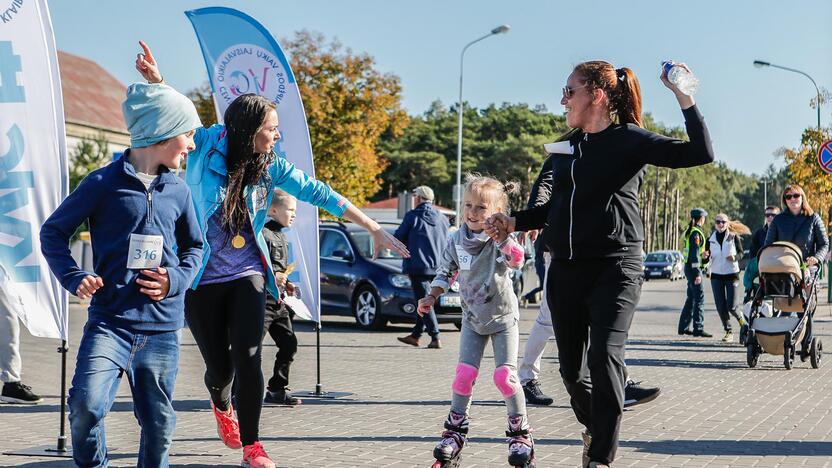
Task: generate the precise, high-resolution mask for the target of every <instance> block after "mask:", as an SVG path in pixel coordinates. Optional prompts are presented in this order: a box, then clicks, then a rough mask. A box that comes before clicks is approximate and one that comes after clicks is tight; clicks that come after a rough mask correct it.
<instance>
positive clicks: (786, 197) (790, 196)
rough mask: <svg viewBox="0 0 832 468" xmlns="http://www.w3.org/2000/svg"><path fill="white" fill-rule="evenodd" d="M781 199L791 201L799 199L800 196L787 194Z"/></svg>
mask: <svg viewBox="0 0 832 468" xmlns="http://www.w3.org/2000/svg"><path fill="white" fill-rule="evenodd" d="M783 198H784V199H786V200H791V199H792V198H795V199H796V198H800V194H799V193H787V194H785V195H783Z"/></svg>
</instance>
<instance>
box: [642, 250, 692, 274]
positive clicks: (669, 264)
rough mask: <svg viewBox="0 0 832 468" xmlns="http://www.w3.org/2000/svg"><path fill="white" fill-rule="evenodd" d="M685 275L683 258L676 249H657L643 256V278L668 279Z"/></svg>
mask: <svg viewBox="0 0 832 468" xmlns="http://www.w3.org/2000/svg"><path fill="white" fill-rule="evenodd" d="M684 277H685V273H684V259H683V257H682V253H681V252H679V251H677V250H658V251H655V252H650V253H649V254H647V256H646V257H645V258H644V279H645V281H649V280H650V279H653V278H667V279H669V280H670V281H675V280H676V279H681V278H684Z"/></svg>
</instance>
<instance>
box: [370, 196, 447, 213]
mask: <svg viewBox="0 0 832 468" xmlns="http://www.w3.org/2000/svg"><path fill="white" fill-rule="evenodd" d="M433 206H434V208H436V209H437V210H439V211H441V212H442V213H453V212H454V210H452V209H450V208H445V207H444V206H439V205H433ZM398 207H399V199H398V198H397V197H393V198H388V199H386V200H379V201H377V202H371V203H367V204H366V205H364V206H363V207H362V208H361V209H362V210H364V209H367V208H369V209H377V210H378V209H381V210H385V209H386V210H395V209H397V208H398Z"/></svg>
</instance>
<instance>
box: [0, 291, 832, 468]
mask: <svg viewBox="0 0 832 468" xmlns="http://www.w3.org/2000/svg"><path fill="white" fill-rule="evenodd" d="M824 292H825V291H824ZM706 298H707V303H708V308H707V310H706V329H707V330H709V331H711V332H712V333H714V334H715V335H717V334H719V335H721V333H717V332H719V331H720V330H719V328H720V327H719V325H718V323H719V320H718V318H717V315H716V311H715V310H714V308H713V305H712V304H713V301H712V299H711V298H712V296H711V295H710V291H707V292H706ZM683 301H684V283H683V282H673V283H671V282H668V281H651V282H648V283H645V286H644V292H643V295H642V300H641V303H640V305H639V308H638V312H637V313H636V318H635V321H634V324H633V327H632V329H631V334H630V342H629V346H628V349H627V362H628V366H629V373H630V376H631V377H632V378H634V379H636V380H644V381H645V384H648V385H658V386H661V387H662V394H661V396H660V397H659V398H658V399H657V400H656V401H654V402H653V403H650V404H646V405H643V406H638V407H635V408H634V409H632V410H629V411H627V412H626V413H625V415H624V420H623V424H622V430H621V447H620V449H619V452H618V459H617V460H616V463H615V464H614V466H616V467H629V466H634V467H804V466H806V467H826V466H830V467H832V461H830V460H832V415H830V408H832V380H830V373H832V363H825V365H824V366H822V367H821V368H820V369H818V370H813V369H811V368H810V366H809V364H808V363H801V362H799V360H798V361H797V362H796V363H795V368H794V369H793V370H791V371H787V370H785V369H784V368H783V365H782V359H781V358H779V357H776V356H763V357H762V358H761V362H760V364H759V366H758V367H757V368H755V369H749V368H748V367H747V366H746V364H745V349H744V348H742V347H740V346H739V345H738V344H737V343H733V344H725V343H722V342H721V341H719V340H718V337H715V338H713V339H693V338H690V337H685V339H682V338H680V337H678V336H676V334H675V331H676V320H677V317H678V311H679V309H680V307H681V304H682V302H683ZM72 313H73V315H72V319H71V330H72V331H71V338H72V339H71V350H70V355H69V360H68V361H69V362H68V365H69V372H70V376H71V375H72V374H71V372H72V368H74V359H75V348H76V345H77V342H78V340H79V337H80V336H79V334H80V330H81V327H82V325H83V321H84V319H85V315H86V314H85V313H84V308H83V307H82V306H81V305H78V304H76V305H74V306H73V308H72ZM536 313H537V310H536V309H535V308H529V309H524V310H522V312H521V320H522V321H521V333H522V335H521V338H522V341H521V346H522V345H523V344H524V342H525V338H526V333H527V332H528V330H529V328H530V327H531V325H532V323H533V322H534V318H535V316H536ZM816 323H817V326H816V334H817V335H818V336H819V337H821V338H822V339H824V340H825V341H827V343H828V344H829V346H832V336H830V334H832V317H830V307H829V306H827V305H824V306H822V307H820V308H819V309H818V314H817V318H816ZM297 329H298V336H299V341H300V349H299V353H298V356H297V358H296V362H295V365H294V366H293V368H292V383H293V387H294V388H295V389H312V388H314V383H315V334H314V331H313V330H312V327H311V326H309V324H304V323H299V324H298V325H297ZM407 331H408V328H407V327H405V326H401V325H399V326H395V327H391V328H389V329H387V330H385V331H382V332H361V331H359V330H357V329H356V328H355V327H353V326H352V324H351V319H349V318H345V317H343V318H342V317H327V318H326V321H325V322H324V328H323V332H322V335H321V339H322V347H321V359H322V366H321V367H322V369H321V370H322V380H323V385H324V390H344V391H350V392H353V393H354V395H352V396H351V397H349V398H347V399H340V400H330V401H327V400H313V399H306V400H305V401H304V404H303V405H302V406H301V407H298V408H283V407H266V408H264V411H263V417H262V425H261V439H262V440H263V442H264V444H265V447H266V450H267V451H268V452H269V453H270V454H271V455H272V456H273V458H275V459H276V461H277V463H278V466H280V467H360V466H373V467H414V466H424V467H427V466H430V464H431V463H432V461H433V460H432V457H431V450H432V448H433V446H434V444H435V443H436V442H437V440H438V436H439V432H440V431H441V425H442V422H443V420H444V418H445V416H446V414H447V410H448V405H449V399H450V383H451V379H452V376H453V372H454V367H455V364H456V355H457V350H458V336H459V335H458V333H457V332H456V330H455V328H454V327H453V326H449V325H444V326H443V327H442V342H443V345H444V348H443V349H441V350H428V349H414V348H411V347H408V346H406V345H402V344H400V343H398V342H397V341H396V339H395V338H396V336H400V335H404V334H405V333H407ZM23 335H24V336H23V337H22V353H23V362H24V382H25V383H27V384H29V385H31V386H32V387H33V389H34V390H35V391H37V392H40V393H42V394H44V395H45V397H46V398H45V401H44V402H43V403H42V404H40V405H38V406H34V407H24V406H18V405H0V427H2V428H3V429H4V431H3V436H2V438H0V452H8V451H10V450H19V449H23V448H27V447H32V446H37V445H43V444H54V441H55V440H56V436H57V433H58V422H59V416H58V411H59V397H58V395H59V393H60V392H59V389H60V385H59V382H60V364H59V359H58V354H57V353H56V352H55V349H56V346H57V342H56V341H54V340H44V339H36V338H32V337H31V336H29V335H28V333H27V332H25V331H24V332H23ZM830 349H832V348H830ZM274 352H275V348H274V346H273V345H271V344H269V341H268V338H267V344H266V346H265V348H264V357H265V359H264V362H263V369H264V371H265V372H269V370H270V367H271V364H272V361H271V359H272V356H273V354H274ZM521 352H522V351H521ZM555 353H556V349H555V346H554V343H551V344H550V345H549V347H548V348H547V351H546V355H545V358H544V363H543V373H542V375H541V382H542V386H543V388H544V390H545V391H546V392H547V393H549V394H550V395H552V396H553V397H554V398H555V404H554V405H553V406H552V407H530V409H529V417H530V421H531V423H532V425H533V426H534V428H535V429H536V432H535V436H536V441H537V460H538V462H537V466H538V467H559V466H570V467H577V466H579V464H580V452H581V445H580V440H579V433H580V431H581V427H580V425H579V424H578V423H577V421H576V420H575V418H574V416H573V415H572V412H571V409H570V408H569V404H568V399H567V396H566V393H565V391H564V389H563V386H562V384H561V383H560V380H559V378H558V374H557V370H556V363H557V361H556V359H555V358H554V356H555ZM491 358H492V355H491V354H490V353H487V358H486V360H485V361H484V363H483V371H482V375H483V377H482V378H481V379H480V380H481V382H480V383H479V385H477V387H476V390H475V398H476V402H475V404H474V406H473V408H472V414H471V418H472V422H471V433H470V435H471V440H470V444H469V445H468V446H466V448H465V451H464V458H463V466H464V467H466V468H467V467H498V466H506V464H505V459H506V453H507V447H506V444H505V437H504V433H503V431H504V430H505V409H504V407H503V405H502V403H501V401H500V395H499V393H498V391H497V390H496V389H495V388H494V386H493V385H492V384H491V382H490V380H491V379H490V378H488V377H489V376H490V374H491V371H492V370H493V361H492V360H491ZM203 369H204V368H203V364H202V361H201V358H200V355H199V352H198V350H197V349H196V346H195V345H194V342H193V339H192V337H191V336H190V334H189V333H187V332H186V333H185V334H184V335H183V348H182V354H181V361H180V369H179V378H178V380H177V385H176V392H175V400H176V401H175V407H176V410H177V414H178V424H177V429H176V434H175V436H174V441H173V449H172V451H171V458H170V462H171V465H172V466H237V465H239V462H240V458H241V454H240V453H239V452H238V451H233V450H229V449H226V448H225V447H224V446H223V445H222V444H221V443H220V442H219V441H218V439H217V436H216V430H215V426H214V421H213V417H212V415H211V412H210V408H209V403H208V400H207V393H206V391H205V389H204V387H203V383H202V372H203ZM106 428H107V440H108V444H109V449H110V454H111V458H112V463H111V466H117V467H121V466H135V464H136V452H137V449H138V434H139V428H138V425H137V423H136V421H135V419H134V417H133V414H132V405H131V400H130V396H129V388H128V386H127V384H122V385H121V388H120V390H119V394H118V397H117V399H116V402H115V405H114V406H113V409H112V412H111V413H110V414H109V415H108V416H107V419H106ZM0 466H38V467H41V466H42V467H47V468H52V467H54V468H58V467H65V466H72V463H71V461H67V460H56V459H48V458H25V457H20V456H9V455H0Z"/></svg>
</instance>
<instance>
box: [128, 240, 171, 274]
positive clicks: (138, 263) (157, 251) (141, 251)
mask: <svg viewBox="0 0 832 468" xmlns="http://www.w3.org/2000/svg"><path fill="white" fill-rule="evenodd" d="M164 243H165V239H164V237H162V236H149V235H144V234H130V248H129V249H128V250H127V269H129V270H144V269H153V268H158V267H159V266H160V265H161V264H162V248H163V247H164Z"/></svg>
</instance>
